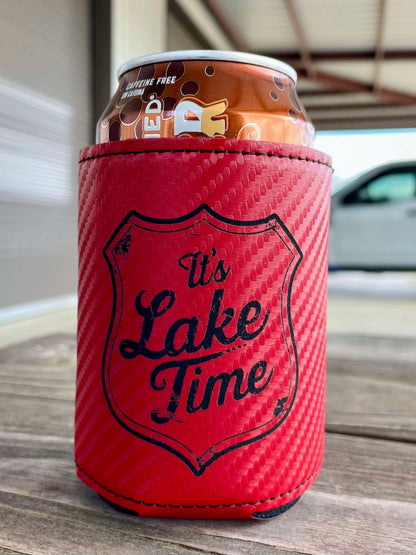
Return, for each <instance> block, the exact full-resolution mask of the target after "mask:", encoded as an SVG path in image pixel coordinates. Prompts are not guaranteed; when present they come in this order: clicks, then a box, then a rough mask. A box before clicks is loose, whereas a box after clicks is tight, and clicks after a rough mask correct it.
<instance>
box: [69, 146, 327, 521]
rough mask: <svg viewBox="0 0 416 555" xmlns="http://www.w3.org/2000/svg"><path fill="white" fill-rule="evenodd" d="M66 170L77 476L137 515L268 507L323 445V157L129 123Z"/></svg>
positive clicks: (236, 513)
mask: <svg viewBox="0 0 416 555" xmlns="http://www.w3.org/2000/svg"><path fill="white" fill-rule="evenodd" d="M79 180H80V181H79V325H78V374H77V398H76V432H75V455H76V464H77V472H78V475H79V477H80V478H81V480H82V481H83V482H85V483H86V484H87V485H88V486H90V487H91V488H92V489H94V490H95V491H96V492H98V493H99V494H100V495H102V496H103V497H105V498H106V499H108V500H109V501H111V502H113V503H116V504H118V505H121V506H123V507H125V508H128V509H131V510H134V511H136V512H137V513H138V514H139V515H148V516H167V517H185V518H263V517H265V516H272V515H274V514H278V513H279V511H280V510H282V509H281V508H282V507H287V506H290V504H291V503H293V502H294V501H295V500H296V499H297V498H298V497H299V496H300V495H301V494H302V493H303V492H304V491H305V490H306V489H307V488H308V487H309V486H310V485H311V484H312V483H313V482H314V480H315V479H316V477H317V475H318V472H319V469H320V466H321V461H322V456H323V448H324V392H325V343H326V337H325V326H326V279H327V240H328V220H329V202H330V180H331V167H330V160H329V158H328V157H327V156H326V155H324V154H322V153H320V152H317V151H315V150H313V149H309V148H305V147H297V146H293V145H285V144H274V143H268V142H250V141H241V140H228V139H147V140H146V139H142V140H131V141H122V142H116V143H107V144H101V145H96V146H92V147H89V148H87V149H85V150H83V151H81V155H80V173H79ZM279 508H280V509H279Z"/></svg>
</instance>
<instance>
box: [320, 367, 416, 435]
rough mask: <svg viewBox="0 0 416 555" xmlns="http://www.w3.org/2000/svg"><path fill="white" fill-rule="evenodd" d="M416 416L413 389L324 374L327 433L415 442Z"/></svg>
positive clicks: (403, 385) (387, 382) (415, 386)
mask: <svg viewBox="0 0 416 555" xmlns="http://www.w3.org/2000/svg"><path fill="white" fill-rule="evenodd" d="M356 364H357V365H358V363H356ZM415 416H416V385H413V384H409V383H400V382H399V383H397V382H394V381H393V380H389V381H388V380H380V379H378V378H377V377H375V378H372V377H371V373H370V372H369V371H368V369H367V373H366V377H365V378H363V377H356V376H348V375H340V374H339V373H336V374H335V375H332V374H331V373H330V372H328V374H327V395H326V429H327V431H331V432H339V433H347V434H348V433H351V434H358V435H367V436H370V437H384V438H387V439H400V440H405V441H413V442H415V441H416V418H415Z"/></svg>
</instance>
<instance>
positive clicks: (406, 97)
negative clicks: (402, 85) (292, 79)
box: [298, 70, 416, 106]
mask: <svg viewBox="0 0 416 555" xmlns="http://www.w3.org/2000/svg"><path fill="white" fill-rule="evenodd" d="M298 75H299V76H301V77H307V78H309V75H308V74H307V73H306V71H305V70H298ZM313 80H314V81H317V82H319V83H322V84H324V85H326V86H327V87H333V88H334V89H339V90H341V91H344V92H357V93H359V92H366V93H372V92H373V93H374V94H376V96H377V97H378V98H380V99H382V100H384V101H386V102H393V103H395V104H405V105H409V106H414V105H415V104H416V96H415V95H411V94H406V93H403V92H400V91H397V90H394V89H388V88H385V87H383V88H378V89H377V91H374V90H373V86H372V85H370V84H368V83H363V82H362V81H357V80H355V79H348V78H346V77H338V76H337V75H333V74H332V73H327V72H325V71H320V70H318V71H316V72H315V75H314V77H313Z"/></svg>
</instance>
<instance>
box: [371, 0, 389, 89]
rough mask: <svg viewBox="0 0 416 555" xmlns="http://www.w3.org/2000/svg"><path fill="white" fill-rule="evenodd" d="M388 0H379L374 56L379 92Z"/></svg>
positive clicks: (374, 82)
mask: <svg viewBox="0 0 416 555" xmlns="http://www.w3.org/2000/svg"><path fill="white" fill-rule="evenodd" d="M386 11H387V0H379V15H378V25H377V36H376V52H375V56H374V77H373V90H374V92H375V93H376V94H377V91H378V89H379V86H380V74H381V67H382V64H383V60H384V35H385V31H386Z"/></svg>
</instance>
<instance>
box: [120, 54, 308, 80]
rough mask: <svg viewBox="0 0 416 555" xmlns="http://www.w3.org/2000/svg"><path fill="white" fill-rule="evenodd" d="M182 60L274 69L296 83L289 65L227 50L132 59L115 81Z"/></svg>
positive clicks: (121, 69) (152, 55)
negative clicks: (133, 72)
mask: <svg viewBox="0 0 416 555" xmlns="http://www.w3.org/2000/svg"><path fill="white" fill-rule="evenodd" d="M183 60H216V61H223V62H240V63H246V64H251V65H255V66H261V67H266V68H269V69H275V70H276V71H280V72H281V73H284V74H285V75H286V76H287V77H289V78H290V79H292V81H293V82H294V84H295V85H296V82H297V77H298V76H297V73H296V71H295V70H294V69H293V67H291V66H290V65H288V64H286V63H285V62H281V61H280V60H276V59H274V58H269V57H268V56H260V55H258V54H250V53H248V52H234V51H227V50H175V51H171V52H160V53H158V54H150V55H148V56H141V57H139V58H134V59H133V60H129V61H128V62H126V63H124V64H123V65H122V66H121V67H120V68H119V70H118V72H117V79H120V77H121V76H122V75H123V74H124V73H126V72H127V71H130V70H131V69H134V68H136V67H139V66H144V65H148V64H156V63H163V62H172V61H183Z"/></svg>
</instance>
